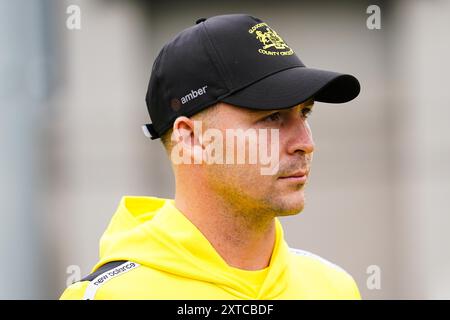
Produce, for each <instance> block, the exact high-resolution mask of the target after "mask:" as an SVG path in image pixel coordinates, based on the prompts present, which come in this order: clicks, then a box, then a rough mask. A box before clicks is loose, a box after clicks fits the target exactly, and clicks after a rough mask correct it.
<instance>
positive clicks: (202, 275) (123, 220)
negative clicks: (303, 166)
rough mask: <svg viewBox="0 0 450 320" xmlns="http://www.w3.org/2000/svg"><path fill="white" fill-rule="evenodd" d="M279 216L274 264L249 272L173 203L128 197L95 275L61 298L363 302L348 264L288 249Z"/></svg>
mask: <svg viewBox="0 0 450 320" xmlns="http://www.w3.org/2000/svg"><path fill="white" fill-rule="evenodd" d="M275 220H276V221H275V222H276V240H275V246H274V250H273V253H272V257H271V260H270V264H269V266H268V267H267V268H265V269H262V270H256V271H248V270H242V269H239V268H235V267H232V266H229V265H228V264H227V263H226V262H225V261H224V260H223V259H222V257H221V256H220V255H219V254H218V253H217V252H216V250H215V249H214V247H213V246H212V245H211V244H210V242H209V241H208V240H207V239H206V238H205V236H204V235H203V234H202V233H201V232H200V230H199V229H197V227H196V226H195V225H193V224H192V223H191V222H190V221H189V220H188V219H187V218H186V217H185V216H184V215H183V214H182V213H181V212H180V211H179V210H178V209H177V208H176V207H175V203H174V200H172V199H161V198H156V197H133V196H124V197H123V198H122V200H121V202H120V205H119V208H118V209H117V212H116V213H115V215H114V216H113V218H112V220H111V222H110V224H109V226H108V228H107V229H106V231H105V233H104V234H103V236H102V238H101V240H100V261H99V262H98V263H97V264H96V265H95V266H94V268H93V270H92V273H93V274H92V275H91V276H88V277H87V278H85V279H82V280H81V281H79V282H76V283H74V284H72V285H70V286H69V287H68V288H67V289H66V290H65V291H64V293H63V294H62V296H61V299H224V300H230V299H361V296H360V293H359V291H358V287H357V285H356V283H355V281H354V280H353V278H352V277H351V276H350V275H349V274H348V273H347V272H345V271H344V270H343V269H341V268H340V267H338V266H336V265H334V264H332V263H330V262H328V261H327V260H325V259H323V258H321V257H319V256H316V255H314V254H312V253H309V252H306V251H302V250H298V249H292V248H289V247H288V245H287V244H286V242H285V240H284V237H283V229H282V226H281V223H280V221H279V220H278V218H276V219H275ZM108 266H109V267H108Z"/></svg>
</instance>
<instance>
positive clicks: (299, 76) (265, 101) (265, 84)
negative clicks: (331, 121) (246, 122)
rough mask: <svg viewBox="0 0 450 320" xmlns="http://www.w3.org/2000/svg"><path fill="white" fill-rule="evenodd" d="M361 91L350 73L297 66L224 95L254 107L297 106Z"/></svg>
mask: <svg viewBox="0 0 450 320" xmlns="http://www.w3.org/2000/svg"><path fill="white" fill-rule="evenodd" d="M359 92H360V85H359V82H358V80H357V79H356V78H355V77H354V76H352V75H349V74H342V73H337V72H333V71H327V70H320V69H313V68H306V67H295V68H291V69H287V70H283V71H280V72H277V73H275V74H272V75H270V76H268V77H266V78H263V79H262V80H260V81H258V82H256V83H253V84H251V85H249V86H247V87H245V88H243V89H240V90H239V91H236V92H234V93H232V94H231V95H229V96H227V97H225V98H223V99H221V101H224V102H226V103H230V104H234V105H236V106H242V107H246V108H251V109H261V110H271V109H283V108H290V107H293V106H296V105H298V104H300V103H302V102H305V101H307V100H309V99H311V98H314V101H318V102H327V103H344V102H348V101H351V100H353V99H354V98H356V97H357V96H358V94H359Z"/></svg>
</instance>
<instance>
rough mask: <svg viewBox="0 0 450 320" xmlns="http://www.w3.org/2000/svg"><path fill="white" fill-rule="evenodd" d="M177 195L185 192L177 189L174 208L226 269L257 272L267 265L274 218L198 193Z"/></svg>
mask: <svg viewBox="0 0 450 320" xmlns="http://www.w3.org/2000/svg"><path fill="white" fill-rule="evenodd" d="M191 187H192V186H191ZM180 191H186V190H178V188H177V192H176V195H175V206H176V207H177V208H178V209H179V210H180V211H181V212H182V213H183V214H184V215H185V216H186V217H187V218H188V219H189V220H190V221H191V222H192V223H193V224H194V225H195V226H196V227H197V228H198V229H199V230H200V231H201V232H202V233H203V235H204V236H205V237H206V238H207V239H208V241H209V242H210V243H211V245H212V246H213V247H214V248H215V249H216V251H217V252H218V254H219V255H220V256H221V257H222V259H223V260H225V262H226V263H227V264H228V265H229V266H232V267H235V268H239V269H244V270H260V269H264V268H266V267H267V266H268V265H269V264H270V259H271V256H272V252H273V249H274V245H275V236H276V235H275V233H276V229H275V219H274V217H273V216H263V213H261V212H245V211H244V210H242V209H239V208H236V207H234V206H232V205H230V204H229V203H226V201H224V200H223V199H221V198H220V197H219V196H217V195H214V194H205V193H199V192H201V191H200V190H192V188H191V189H190V190H189V192H188V193H186V192H180ZM193 191H195V192H193ZM204 191H205V190H204Z"/></svg>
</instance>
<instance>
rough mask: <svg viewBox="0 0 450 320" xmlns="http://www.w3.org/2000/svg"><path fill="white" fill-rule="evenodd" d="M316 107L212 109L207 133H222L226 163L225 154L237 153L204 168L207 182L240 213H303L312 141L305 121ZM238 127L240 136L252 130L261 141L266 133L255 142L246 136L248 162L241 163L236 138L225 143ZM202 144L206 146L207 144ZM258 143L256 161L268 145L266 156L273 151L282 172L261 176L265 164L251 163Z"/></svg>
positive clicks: (231, 107)
mask: <svg viewBox="0 0 450 320" xmlns="http://www.w3.org/2000/svg"><path fill="white" fill-rule="evenodd" d="M312 107H313V101H312V100H309V101H307V102H305V103H303V104H300V105H297V106H295V107H292V108H290V109H284V110H270V111H261V110H250V109H246V108H241V107H237V106H233V105H230V104H226V103H221V104H220V105H219V106H218V107H217V109H216V110H215V111H214V115H213V116H212V117H213V120H212V121H210V122H208V121H204V126H203V130H205V129H210V128H215V129H218V130H220V131H221V132H222V136H223V137H224V140H223V150H224V154H223V156H224V159H225V156H226V154H227V153H229V152H231V151H234V162H233V163H224V164H205V165H203V170H204V179H205V180H206V181H205V183H207V185H208V187H209V188H211V189H212V190H213V191H214V192H216V193H217V194H220V196H221V197H222V198H223V199H224V200H225V201H227V202H228V203H232V204H233V205H236V206H238V207H240V208H242V209H248V210H250V211H252V210H258V212H259V213H262V212H266V213H268V214H273V215H276V216H282V215H291V214H296V213H298V212H300V211H302V210H303V207H304V201H305V197H304V190H305V183H306V181H304V180H305V177H303V178H299V177H298V176H300V175H302V174H306V179H307V178H308V175H309V171H310V166H311V161H312V155H313V151H314V142H313V139H312V134H311V129H310V127H309V125H308V123H307V120H306V117H307V116H308V114H309V113H310V112H311V109H312ZM205 127H206V128H205ZM237 129H242V131H241V132H249V131H247V130H249V129H250V131H253V132H256V134H257V137H258V138H260V133H261V132H262V131H266V133H267V135H266V136H267V139H256V141H255V139H251V138H250V135H245V148H246V152H245V161H244V163H237V148H238V143H237V140H235V141H234V145H233V144H231V143H230V141H228V140H227V139H226V136H227V133H226V132H227V130H228V131H232V132H238V130H237ZM261 129H262V130H261ZM273 129H274V130H273ZM274 131H278V137H277V138H274V137H275V136H273V135H271V132H274ZM203 143H204V144H205V145H208V141H203ZM255 143H256V146H255V145H253V147H254V148H253V150H258V157H259V156H260V154H259V152H260V150H264V149H261V147H263V146H264V145H265V147H266V150H267V154H268V155H270V153H271V152H272V155H271V156H272V159H274V158H276V160H277V162H278V164H279V166H278V171H275V172H274V173H273V174H271V175H270V174H269V175H267V174H262V170H261V169H262V168H263V167H267V165H262V164H261V162H260V161H259V158H258V157H257V158H258V161H257V163H256V164H255V163H254V162H253V163H250V162H251V161H250V158H249V157H250V154H249V150H251V149H252V148H251V147H252V146H251V144H255ZM275 144H278V148H276V147H275V146H276V145H275ZM241 147H242V145H241ZM255 147H256V148H255ZM274 151H277V152H278V157H274V156H275V155H274V154H273V152H274Z"/></svg>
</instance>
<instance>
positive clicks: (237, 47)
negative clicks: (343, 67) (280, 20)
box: [143, 14, 360, 139]
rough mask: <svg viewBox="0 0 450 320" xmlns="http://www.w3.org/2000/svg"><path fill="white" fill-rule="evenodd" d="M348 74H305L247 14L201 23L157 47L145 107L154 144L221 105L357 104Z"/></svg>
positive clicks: (316, 71) (289, 53)
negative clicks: (180, 123) (183, 120)
mask: <svg viewBox="0 0 450 320" xmlns="http://www.w3.org/2000/svg"><path fill="white" fill-rule="evenodd" d="M359 92H360V85H359V82H358V80H357V79H356V78H355V77H354V76H352V75H350V74H342V73H337V72H333V71H326V70H320V69H314V68H308V67H306V66H305V65H304V64H303V62H302V61H301V60H300V59H299V57H298V56H297V54H296V53H295V52H294V50H293V49H292V48H291V47H290V46H289V45H288V43H287V42H285V41H284V40H283V39H282V38H281V36H280V35H278V33H277V32H276V31H275V30H273V29H272V28H271V27H269V26H268V25H267V23H265V22H263V21H262V20H260V19H258V18H255V17H253V16H251V15H247V14H227V15H219V16H213V17H210V18H201V19H198V20H197V21H196V24H195V25H193V26H191V27H189V28H187V29H185V30H183V31H182V32H180V33H179V34H178V35H176V36H175V38H173V39H172V40H171V41H169V42H168V43H167V44H165V45H164V47H163V48H162V49H161V51H160V52H159V54H158V56H157V57H156V59H155V62H154V63H153V67H152V72H151V77H150V82H149V85H148V91H147V95H146V99H145V100H146V103H147V108H148V112H149V114H150V118H151V121H152V123H151V124H146V125H144V126H143V130H144V133H145V134H146V135H147V136H149V137H151V138H152V139H157V138H160V137H161V135H163V134H164V133H165V132H166V131H167V130H168V129H170V128H171V127H172V126H173V123H174V121H175V119H176V118H177V117H179V116H188V117H189V116H192V115H194V114H195V113H197V112H199V111H201V110H203V109H205V108H207V107H209V106H211V105H214V104H216V103H217V102H220V101H223V102H226V103H229V104H233V105H236V106H239V107H245V108H250V109H259V110H272V109H285V108H290V107H293V106H296V105H298V104H300V103H303V102H305V101H307V100H309V99H311V98H313V99H314V100H315V101H319V102H328V103H344V102H348V101H350V100H352V99H354V98H356V97H357V96H358V94H359Z"/></svg>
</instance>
